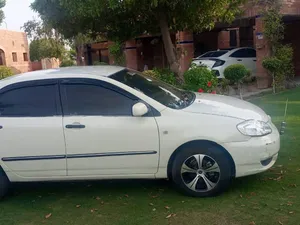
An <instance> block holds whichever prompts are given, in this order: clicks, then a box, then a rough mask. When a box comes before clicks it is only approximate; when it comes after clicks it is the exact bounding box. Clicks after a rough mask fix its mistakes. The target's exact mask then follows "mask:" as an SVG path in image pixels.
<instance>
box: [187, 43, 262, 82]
mask: <svg viewBox="0 0 300 225" xmlns="http://www.w3.org/2000/svg"><path fill="white" fill-rule="evenodd" d="M192 63H193V64H195V65H197V66H206V67H207V68H208V69H210V70H212V71H214V72H215V73H216V76H217V77H218V78H224V70H225V69H226V68H227V67H228V66H230V65H233V64H243V65H244V66H245V67H246V68H247V69H249V70H250V72H251V75H252V76H255V75H256V50H255V49H254V48H235V49H232V50H218V51H210V52H207V53H205V54H203V55H201V56H199V57H197V58H195V59H194V60H193V61H192Z"/></svg>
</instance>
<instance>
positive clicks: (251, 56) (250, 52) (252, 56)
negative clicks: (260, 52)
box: [248, 48, 256, 58]
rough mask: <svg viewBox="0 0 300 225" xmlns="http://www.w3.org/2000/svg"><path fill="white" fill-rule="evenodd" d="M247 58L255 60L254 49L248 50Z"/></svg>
mask: <svg viewBox="0 0 300 225" xmlns="http://www.w3.org/2000/svg"><path fill="white" fill-rule="evenodd" d="M248 57H250V58H256V50H255V49H251V48H249V49H248Z"/></svg>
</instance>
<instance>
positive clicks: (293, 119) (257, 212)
mask: <svg viewBox="0 0 300 225" xmlns="http://www.w3.org/2000/svg"><path fill="white" fill-rule="evenodd" d="M286 98H289V101H290V103H289V108H288V115H287V130H286V133H285V135H284V136H283V137H282V140H281V141H282V149H281V151H280V155H279V159H278V162H277V163H276V165H275V166H274V168H272V169H271V170H270V171H268V172H265V173H263V174H258V175H254V176H250V177H245V178H240V179H236V180H234V181H233V183H232V185H231V188H230V189H229V190H228V191H227V192H225V193H224V194H222V195H221V196H218V197H214V198H202V199H201V198H190V197H186V196H183V195H181V194H179V193H177V192H176V191H175V190H174V189H173V188H172V184H171V183H169V182H167V181H101V182H88V183H82V182H78V183H77V182H75V183H43V184H18V185H15V188H14V192H12V193H11V195H10V196H8V197H7V198H6V199H5V200H4V201H2V202H0V224H1V225H11V224H18V225H23V224H24V225H25V224H26V225H41V224H57V225H64V224H72V225H84V224H91V225H94V224H128V225H134V224H139V225H140V224H154V225H159V224H174V225H176V224H178V225H183V224H187V225H196V224H197V225H198V224H201V225H204V224H205V225H212V224H219V225H226V224H246V225H248V224H252V225H253V224H256V225H258V224H268V225H276V224H284V225H286V224H293V225H299V224H300V89H299V88H298V89H294V90H291V91H286V92H284V93H281V94H278V95H268V96H266V97H263V98H260V99H256V100H253V102H254V103H255V104H257V105H259V106H260V107H262V108H263V109H264V110H265V111H266V112H267V113H269V114H270V115H271V116H272V117H273V121H274V122H275V124H277V125H279V123H280V122H281V121H282V119H283V114H284V107H285V101H286ZM46 215H48V216H47V217H48V218H45V217H46ZM166 217H169V218H166Z"/></svg>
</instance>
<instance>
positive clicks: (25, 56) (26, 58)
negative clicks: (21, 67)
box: [23, 52, 28, 62]
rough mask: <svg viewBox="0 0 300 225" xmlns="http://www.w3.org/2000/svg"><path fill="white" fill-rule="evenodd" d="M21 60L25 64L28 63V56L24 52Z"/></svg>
mask: <svg viewBox="0 0 300 225" xmlns="http://www.w3.org/2000/svg"><path fill="white" fill-rule="evenodd" d="M23 59H24V61H25V62H26V61H28V55H27V53H26V52H24V53H23Z"/></svg>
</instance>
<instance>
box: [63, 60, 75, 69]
mask: <svg viewBox="0 0 300 225" xmlns="http://www.w3.org/2000/svg"><path fill="white" fill-rule="evenodd" d="M69 66H75V62H74V61H73V60H70V59H65V60H63V61H62V62H61V63H60V67H69Z"/></svg>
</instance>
